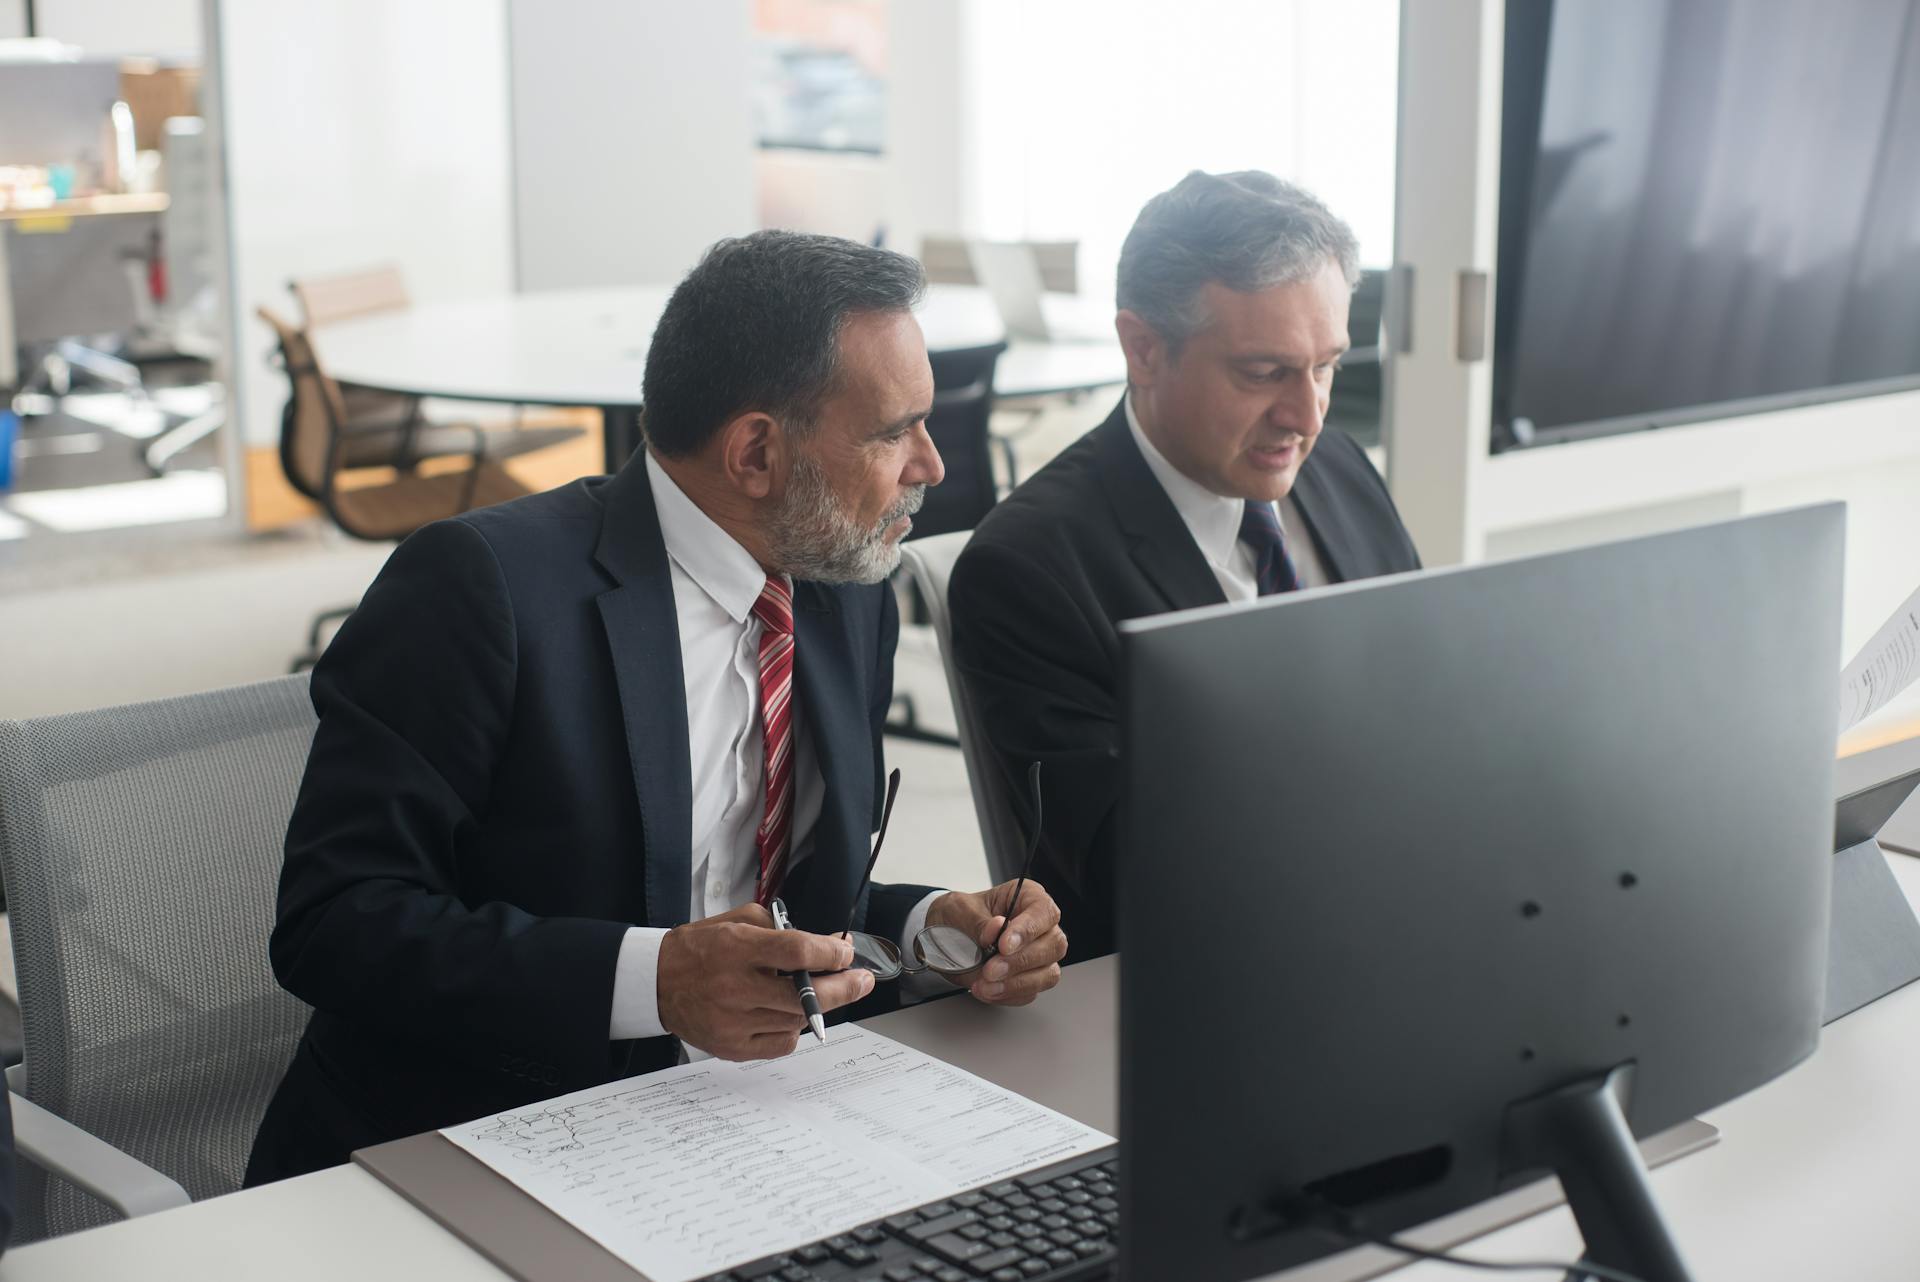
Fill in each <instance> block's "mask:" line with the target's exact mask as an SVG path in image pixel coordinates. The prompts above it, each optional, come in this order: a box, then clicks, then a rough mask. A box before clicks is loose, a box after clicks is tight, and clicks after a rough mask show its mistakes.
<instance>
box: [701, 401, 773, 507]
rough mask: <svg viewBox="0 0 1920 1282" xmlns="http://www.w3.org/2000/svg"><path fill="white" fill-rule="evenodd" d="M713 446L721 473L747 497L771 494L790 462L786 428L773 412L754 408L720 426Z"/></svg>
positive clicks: (763, 496) (731, 485) (752, 497)
mask: <svg viewBox="0 0 1920 1282" xmlns="http://www.w3.org/2000/svg"><path fill="white" fill-rule="evenodd" d="M716 448H717V449H718V450H719V452H720V458H719V462H720V473H721V475H722V476H724V477H726V480H727V484H728V485H729V486H730V487H731V488H732V489H733V490H735V491H736V492H737V493H739V494H742V495H744V496H746V497H747V498H750V499H764V498H766V497H767V496H768V495H770V494H772V493H773V492H774V490H775V488H776V487H777V484H778V482H779V481H780V479H781V478H783V477H785V476H786V474H787V466H788V464H789V462H790V461H791V460H790V458H789V450H790V449H791V446H790V443H789V442H788V440H787V433H786V429H785V428H783V427H782V426H781V425H780V422H779V420H777V419H775V418H774V417H773V416H772V415H769V414H762V413H759V412H757V411H756V412H753V413H749V414H742V415H740V416H739V417H738V418H736V419H734V420H733V421H732V422H730V423H728V424H727V425H726V426H725V427H723V428H721V429H720V433H719V437H718V440H717V445H716Z"/></svg>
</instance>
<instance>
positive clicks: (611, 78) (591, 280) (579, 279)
mask: <svg viewBox="0 0 1920 1282" xmlns="http://www.w3.org/2000/svg"><path fill="white" fill-rule="evenodd" d="M507 7H508V11H509V14H510V24H509V25H510V31H511V49H512V53H511V63H512V76H513V81H512V83H513V91H512V120H513V125H512V137H513V166H514V174H515V179H514V203H515V210H516V220H517V223H518V232H517V237H518V246H519V284H520V287H521V288H522V289H526V290H542V289H565V288H573V287H583V286H593V285H641V284H657V283H664V282H669V281H674V280H677V279H678V278H679V277H680V276H681V275H683V274H684V273H685V272H686V270H687V269H688V268H689V267H691V266H692V265H693V264H694V262H695V261H697V260H698V258H699V255H700V253H701V251H702V250H704V249H705V248H706V247H707V246H708V245H710V244H712V243H713V242H714V241H715V240H717V239H719V238H720V237H722V236H729V235H738V234H741V233H744V232H749V231H752V230H753V229H754V226H755V219H754V182H753V121H752V114H751V109H750V100H749V96H748V84H749V80H750V76H751V42H750V35H751V24H750V21H749V18H750V14H749V10H748V6H747V0H697V3H691V2H688V0H619V2H618V3H615V2H613V0H507Z"/></svg>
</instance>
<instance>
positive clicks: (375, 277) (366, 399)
mask: <svg viewBox="0 0 1920 1282" xmlns="http://www.w3.org/2000/svg"><path fill="white" fill-rule="evenodd" d="M287 288H288V289H290V290H292V291H293V296H294V299H295V300H296V301H297V302H298V303H299V304H300V314H301V317H302V319H303V320H304V322H305V323H304V325H303V326H302V328H303V329H304V330H305V331H307V332H308V333H311V332H312V331H314V330H315V329H319V328H321V327H323V326H326V325H330V324H333V323H335V322H337V321H343V320H352V319H353V318H355V317H359V316H372V315H376V314H378V313H380V312H389V311H398V310H402V309H405V308H408V307H411V306H413V299H412V297H411V296H410V295H409V294H408V293H407V282H406V279H405V278H404V277H402V276H401V274H400V269H399V268H398V267H394V266H391V265H386V266H380V267H369V268H365V269H363V270H360V271H351V272H338V273H335V274H332V275H324V276H303V277H300V278H298V279H296V280H293V281H290V282H288V284H287ZM339 387H340V396H341V401H342V403H343V404H344V405H345V407H346V413H347V420H348V421H349V422H351V423H354V424H356V425H358V424H380V425H383V426H385V427H387V428H389V429H392V431H391V438H392V443H393V451H392V457H390V458H387V459H384V460H382V462H384V463H385V464H386V465H388V466H391V467H397V468H401V469H403V470H409V469H412V468H415V467H418V466H419V465H420V464H421V463H422V462H424V461H425V460H427V459H430V458H439V457H444V456H447V455H460V454H466V453H468V452H469V450H470V448H471V440H472V433H473V432H475V431H479V432H483V433H485V435H486V447H487V457H488V458H490V459H494V460H499V459H507V458H514V457H516V456H518V455H521V454H526V453H529V452H531V451H533V450H543V449H545V448H547V447H548V446H549V445H559V444H561V443H562V442H564V441H570V440H572V439H574V438H575V437H577V436H580V435H582V431H581V429H580V428H577V427H526V426H524V425H523V424H521V422H520V421H519V415H520V410H519V407H517V406H516V407H515V408H514V421H513V423H512V424H511V425H503V426H498V427H495V426H482V425H480V424H477V423H450V424H439V423H434V422H432V421H430V420H429V419H427V418H426V416H425V414H424V412H423V410H422V406H421V398H420V397H418V396H413V395H410V394H408V393H405V392H384V391H379V390H377V389H375V388H371V387H356V386H354V385H353V384H351V383H341V384H339ZM371 439H372V438H368V440H371ZM364 448H368V449H370V448H372V447H371V445H367V446H365V447H364ZM309 497H311V496H309Z"/></svg>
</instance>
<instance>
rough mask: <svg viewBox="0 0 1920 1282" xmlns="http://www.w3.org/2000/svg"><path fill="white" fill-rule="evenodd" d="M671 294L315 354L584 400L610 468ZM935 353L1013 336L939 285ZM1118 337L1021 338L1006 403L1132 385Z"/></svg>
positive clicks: (1007, 371) (332, 365)
mask: <svg viewBox="0 0 1920 1282" xmlns="http://www.w3.org/2000/svg"><path fill="white" fill-rule="evenodd" d="M671 292H672V291H671V287H669V286H665V285H651V286H632V287H621V288H606V289H568V290H553V291H548V292H542V293H533V294H508V295H501V296H495V297H489V298H477V299H468V300H464V301H454V302H438V303H422V304H418V305H416V306H413V307H405V308H397V309H395V310H392V311H386V312H377V313H374V314H372V315H368V316H362V317H357V318H354V319H351V320H343V321H335V322H331V323H329V324H327V325H324V326H317V327H315V329H314V330H313V332H312V337H313V342H314V347H315V350H316V351H317V353H318V355H319V357H320V362H321V365H322V367H323V368H325V369H326V371H327V373H328V374H330V375H332V377H334V378H335V379H337V380H338V381H340V382H343V383H353V384H357V385H359V386H362V387H370V388H376V389H379V390H381V391H389V392H400V393H404V394H407V395H412V396H431V397H443V398H446V399H449V400H463V401H494V402H501V403H504V404H509V405H568V406H572V405H582V406H591V407H593V408H596V409H598V410H599V411H600V413H601V418H602V423H603V429H602V436H603V440H604V445H605V451H606V465H607V470H608V471H610V472H611V471H614V470H616V469H617V468H618V467H619V466H620V465H621V464H622V463H624V462H625V461H626V460H627V458H628V456H630V455H631V454H632V452H633V451H634V450H635V449H636V448H638V446H639V442H640V381H641V374H642V372H643V371H644V370H645V368H646V361H647V345H648V343H649V342H650V341H651V340H652V337H653V327H654V326H655V324H657V323H658V322H659V320H660V314H661V313H662V312H663V311H665V310H666V306H667V297H668V295H669V294H670V293H671ZM915 315H916V316H917V317H918V319H919V321H920V328H921V330H922V331H923V332H924V333H925V334H926V339H927V347H928V350H930V351H934V352H942V351H960V350H964V349H966V348H971V347H985V346H988V345H990V344H993V343H998V342H1002V341H1005V340H1006V339H1007V332H1006V328H1005V327H1004V326H1003V325H1002V324H1001V321H1000V314H999V311H998V310H997V309H996V308H995V307H994V305H993V300H992V299H991V298H990V297H989V296H988V294H987V292H986V291H985V290H984V289H979V288H977V287H974V286H969V285H934V286H931V287H929V288H928V290H927V293H926V297H925V299H924V300H923V301H922V302H921V304H920V306H919V307H918V308H916V309H915ZM1126 377H1127V367H1126V359H1125V357H1124V356H1123V355H1122V354H1121V351H1120V343H1119V340H1118V338H1111V339H1100V340H1063V341H1055V342H1032V341H1026V340H1013V341H1011V342H1009V343H1008V347H1007V350H1006V352H1005V353H1003V354H1002V355H1001V357H1000V361H999V365H998V368H997V370H996V372H995V374H994V380H993V387H994V394H995V395H996V396H999V397H1001V398H1016V397H1032V396H1046V395H1055V394H1062V393H1075V392H1082V391H1091V390H1093V389H1095V388H1099V387H1107V386H1114V385H1118V384H1120V383H1124V382H1125V381H1126Z"/></svg>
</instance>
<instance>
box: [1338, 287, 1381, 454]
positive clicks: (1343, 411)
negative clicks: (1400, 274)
mask: <svg viewBox="0 0 1920 1282" xmlns="http://www.w3.org/2000/svg"><path fill="white" fill-rule="evenodd" d="M1386 300H1387V274H1386V273H1385V272H1383V271H1369V272H1362V273H1361V274H1360V284H1359V285H1358V286H1356V287H1355V288H1354V291H1353V297H1352V299H1351V300H1350V301H1349V302H1348V304H1347V338H1348V340H1349V341H1350V342H1351V343H1352V344H1353V346H1352V347H1350V348H1348V349H1347V354H1346V355H1345V356H1343V357H1341V358H1340V366H1341V368H1340V373H1339V375H1338V376H1337V377H1336V378H1335V379H1334V380H1333V399H1332V401H1331V403H1330V404H1329V405H1328V406H1327V423H1328V424H1329V425H1330V426H1333V427H1337V428H1340V429H1341V430H1342V431H1344V432H1345V433H1346V434H1347V435H1349V436H1351V437H1353V439H1354V440H1356V441H1358V442H1359V443H1360V444H1361V445H1363V446H1375V445H1378V444H1380V389H1381V374H1382V360H1383V357H1382V343H1381V324H1382V320H1383V317H1384V314H1385V311H1386Z"/></svg>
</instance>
